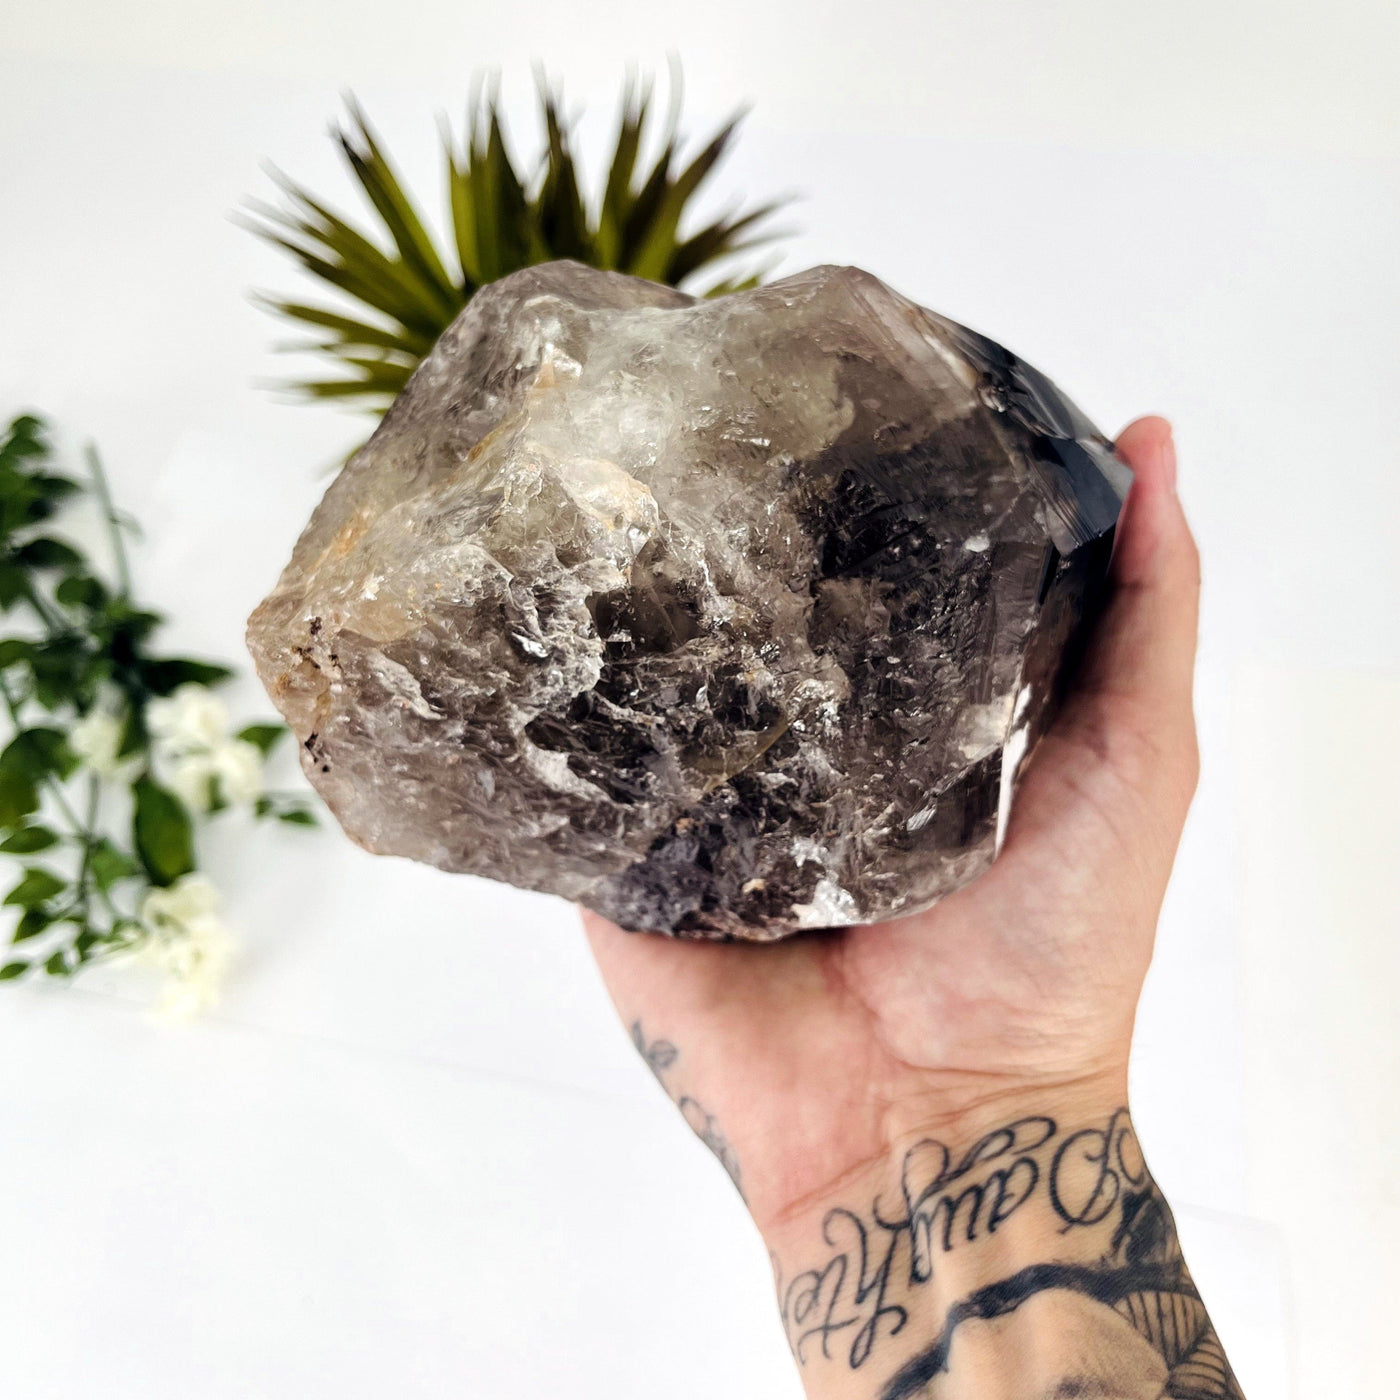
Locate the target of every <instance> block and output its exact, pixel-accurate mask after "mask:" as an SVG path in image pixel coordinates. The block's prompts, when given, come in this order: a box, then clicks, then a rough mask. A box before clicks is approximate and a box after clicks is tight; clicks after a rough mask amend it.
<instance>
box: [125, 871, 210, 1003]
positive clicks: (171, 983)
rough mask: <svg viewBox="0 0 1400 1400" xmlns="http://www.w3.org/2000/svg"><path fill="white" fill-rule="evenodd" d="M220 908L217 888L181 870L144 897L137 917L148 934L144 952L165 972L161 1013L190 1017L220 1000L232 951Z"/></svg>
mask: <svg viewBox="0 0 1400 1400" xmlns="http://www.w3.org/2000/svg"><path fill="white" fill-rule="evenodd" d="M218 907H219V893H218V891H217V890H216V889H215V888H214V886H213V885H211V884H210V883H209V881H208V880H206V879H205V878H204V876H203V875H182V876H181V877H180V878H179V879H178V880H176V882H175V883H174V884H173V885H169V886H166V887H165V888H163V889H160V888H157V889H152V890H149V891H148V892H147V894H146V897H145V899H144V900H142V902H141V922H142V923H143V924H144V925H145V927H146V931H147V932H148V934H149V935H150V938H149V941H148V942H147V944H146V949H145V951H146V953H147V955H148V956H149V957H150V959H151V960H152V961H153V962H154V963H155V964H156V966H157V967H159V968H160V969H161V971H162V972H164V973H165V974H166V983H165V987H164V990H163V991H162V994H161V999H160V1002H159V1005H158V1006H157V1012H158V1014H159V1015H160V1016H162V1017H166V1018H169V1019H173V1020H189V1019H190V1018H191V1017H193V1016H196V1015H198V1014H199V1013H200V1012H201V1011H203V1010H205V1009H206V1008H207V1007H210V1006H213V1005H214V1003H215V1002H216V1001H217V1000H218V998H219V987H220V984H221V983H222V981H223V977H224V973H225V972H226V971H227V969H228V964H229V959H230V957H231V956H232V954H233V938H232V936H231V935H230V934H229V931H228V929H227V928H225V926H224V924H223V921H222V920H221V919H220V918H219V917H218V914H217V912H216V911H217V910H218Z"/></svg>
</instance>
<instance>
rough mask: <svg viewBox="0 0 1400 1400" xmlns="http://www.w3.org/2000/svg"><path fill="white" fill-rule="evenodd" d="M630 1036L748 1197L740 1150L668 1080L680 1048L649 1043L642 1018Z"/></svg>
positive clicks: (683, 1114)
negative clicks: (742, 1172) (643, 1028)
mask: <svg viewBox="0 0 1400 1400" xmlns="http://www.w3.org/2000/svg"><path fill="white" fill-rule="evenodd" d="M631 1035H632V1044H633V1045H635V1046H636V1047H637V1053H638V1054H639V1055H640V1056H641V1057H642V1059H643V1060H645V1061H646V1064H647V1068H648V1069H650V1070H651V1072H652V1073H653V1074H654V1075H655V1076H656V1078H657V1080H658V1082H659V1083H660V1085H661V1087H662V1088H663V1089H665V1091H666V1094H667V1096H668V1097H669V1098H670V1100H671V1102H672V1103H674V1104H675V1105H676V1107H677V1108H678V1109H680V1112H681V1117H682V1118H684V1119H685V1121H686V1123H687V1124H689V1126H690V1130H691V1132H693V1133H694V1134H695V1136H696V1137H698V1138H699V1139H700V1141H701V1142H703V1143H704V1144H705V1146H706V1147H708V1148H709V1149H710V1151H711V1152H713V1153H714V1155H715V1156H716V1157H717V1158H718V1159H719V1164H720V1166H722V1167H723V1168H724V1169H725V1171H726V1172H728V1173H729V1179H730V1180H731V1181H732V1182H733V1183H734V1189H735V1190H736V1191H738V1193H739V1196H740V1198H741V1199H742V1200H747V1197H745V1196H744V1184H743V1179H742V1174H741V1172H740V1170H739V1156H738V1153H736V1152H735V1151H734V1148H733V1147H732V1146H731V1145H730V1143H729V1139H728V1138H726V1137H725V1135H724V1134H723V1133H722V1132H721V1131H720V1128H719V1124H718V1123H717V1122H716V1121H715V1116H714V1114H712V1113H710V1112H709V1111H708V1110H707V1109H706V1108H705V1107H704V1105H702V1104H701V1103H700V1102H699V1100H697V1099H696V1098H694V1097H693V1096H692V1095H690V1094H676V1093H674V1092H673V1091H672V1089H671V1087H670V1085H668V1084H667V1083H666V1072H667V1071H668V1070H669V1069H670V1068H671V1067H672V1066H673V1065H674V1064H675V1063H676V1061H677V1060H678V1059H679V1058H680V1051H679V1050H678V1049H676V1047H675V1046H674V1045H673V1044H672V1043H671V1042H670V1041H669V1040H653V1041H651V1042H648V1041H647V1038H646V1035H645V1033H644V1032H643V1030H642V1023H641V1022H640V1021H633V1022H632V1028H631Z"/></svg>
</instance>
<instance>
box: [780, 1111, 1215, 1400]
mask: <svg viewBox="0 0 1400 1400" xmlns="http://www.w3.org/2000/svg"><path fill="white" fill-rule="evenodd" d="M1034 1202H1039V1203H1040V1204H1041V1206H1042V1207H1045V1208H1048V1211H1049V1215H1050V1218H1051V1219H1053V1220H1055V1221H1057V1222H1058V1225H1059V1232H1060V1233H1061V1234H1062V1235H1063V1234H1068V1233H1070V1232H1072V1231H1076V1230H1084V1229H1089V1228H1092V1227H1095V1226H1097V1227H1100V1228H1101V1233H1102V1231H1103V1230H1105V1229H1106V1230H1107V1236H1106V1239H1105V1241H1104V1245H1103V1248H1102V1251H1101V1253H1100V1255H1099V1257H1098V1258H1097V1259H1092V1260H1090V1261H1089V1262H1086V1263H1082V1264H1079V1263H1075V1264H1071V1263H1065V1262H1061V1261H1056V1260H1047V1261H1043V1262H1037V1263H1032V1264H1029V1265H1028V1266H1027V1267H1025V1268H1023V1269H1021V1270H1019V1271H1018V1272H1016V1273H1013V1274H1011V1275H1010V1276H1008V1277H1006V1278H1003V1279H1000V1280H997V1281H996V1282H993V1283H990V1284H988V1285H986V1286H984V1287H981V1288H979V1289H977V1290H975V1291H974V1292H972V1293H971V1294H969V1295H968V1296H966V1297H964V1298H962V1299H960V1300H959V1301H957V1302H955V1303H954V1304H953V1305H952V1306H951V1307H950V1308H949V1309H948V1310H947V1313H946V1316H944V1317H943V1318H942V1319H941V1323H940V1326H939V1331H938V1334H937V1336H936V1339H935V1340H934V1341H933V1343H932V1344H931V1345H927V1346H925V1347H924V1348H923V1349H922V1350H921V1351H919V1352H918V1354H917V1355H915V1356H914V1357H912V1358H911V1359H909V1360H907V1361H906V1362H905V1363H904V1364H903V1365H902V1366H901V1367H900V1368H899V1369H898V1371H896V1373H895V1374H894V1375H893V1376H892V1377H891V1378H890V1379H889V1381H888V1382H887V1383H886V1384H885V1386H884V1387H883V1388H882V1389H881V1390H880V1391H879V1400H923V1397H925V1396H930V1397H931V1396H935V1395H941V1394H943V1393H944V1392H943V1391H941V1390H933V1389H929V1387H931V1386H933V1385H934V1383H935V1382H936V1381H937V1380H938V1378H939V1377H941V1376H945V1375H950V1374H951V1373H952V1372H953V1371H954V1370H955V1355H954V1352H953V1346H952V1343H953V1339H954V1337H955V1335H956V1336H961V1335H962V1334H963V1333H964V1332H965V1331H968V1330H970V1329H974V1328H977V1327H978V1326H985V1325H990V1324H991V1323H993V1322H994V1321H995V1322H996V1323H997V1326H998V1328H999V1329H1000V1330H999V1331H998V1333H997V1345H998V1349H999V1350H1000V1352H1001V1353H1002V1354H1006V1352H1007V1348H1008V1347H1012V1348H1014V1347H1015V1345H1016V1343H1015V1337H1016V1325H1017V1324H1016V1321H1015V1314H1016V1312H1017V1309H1018V1308H1020V1307H1021V1306H1022V1305H1023V1304H1025V1303H1027V1302H1028V1301H1029V1300H1030V1299H1032V1298H1034V1297H1037V1296H1038V1295H1045V1294H1052V1293H1056V1292H1058V1294H1059V1295H1060V1298H1059V1299H1046V1300H1045V1302H1044V1303H1042V1305H1041V1306H1047V1305H1048V1306H1051V1307H1059V1306H1061V1304H1062V1303H1063V1305H1064V1307H1065V1309H1066V1311H1065V1316H1066V1317H1070V1318H1073V1319H1078V1325H1080V1326H1083V1325H1085V1323H1084V1322H1083V1314H1082V1312H1079V1313H1076V1312H1074V1311H1073V1309H1074V1308H1076V1307H1078V1308H1081V1309H1082V1308H1083V1307H1084V1306H1086V1303H1085V1300H1088V1303H1089V1304H1090V1305H1092V1306H1093V1307H1096V1308H1097V1307H1102V1308H1104V1309H1106V1310H1109V1311H1108V1312H1106V1313H1105V1314H1104V1316H1103V1319H1102V1325H1101V1326H1100V1325H1099V1324H1098V1323H1096V1324H1095V1326H1096V1329H1097V1331H1096V1335H1097V1334H1098V1332H1102V1331H1104V1329H1107V1335H1109V1336H1110V1337H1111V1336H1113V1335H1114V1334H1115V1329H1120V1328H1121V1337H1120V1339H1121V1341H1122V1346H1121V1347H1120V1348H1118V1351H1119V1353H1120V1357H1121V1356H1122V1355H1127V1354H1130V1355H1131V1357H1132V1358H1133V1359H1132V1361H1131V1362H1130V1364H1132V1365H1134V1366H1139V1367H1146V1368H1148V1371H1150V1377H1149V1375H1148V1371H1144V1380H1147V1379H1149V1378H1150V1379H1151V1381H1152V1384H1154V1385H1156V1384H1159V1383H1160V1386H1161V1389H1160V1392H1158V1393H1160V1394H1161V1395H1162V1396H1164V1397H1170V1398H1171V1400H1243V1397H1242V1394H1241V1392H1240V1389H1239V1385H1238V1382H1237V1381H1236V1380H1235V1378H1234V1375H1233V1373H1232V1372H1231V1370H1230V1367H1229V1363H1228V1362H1227V1361H1226V1359H1225V1354H1224V1351H1223V1349H1222V1348H1221V1346H1220V1341H1219V1338H1218V1337H1217V1336H1216V1334H1215V1330H1214V1328H1213V1327H1212V1326H1211V1323H1210V1319H1209V1317H1208V1316H1207V1315H1206V1311H1205V1307H1204V1305H1203V1304H1202V1302H1201V1299H1200V1295H1199V1294H1198V1293H1197V1291H1196V1287H1195V1285H1194V1283H1193V1282H1192V1281H1191V1277H1190V1274H1189V1273H1188V1272H1187V1270H1186V1266H1185V1263H1184V1261H1183V1260H1182V1257H1181V1249H1180V1245H1179V1243H1178V1241H1177V1235H1176V1226H1175V1223H1174V1221H1173V1220H1172V1216H1171V1211H1170V1209H1169V1208H1168V1206H1167V1203H1166V1201H1165V1199H1164V1198H1163V1197H1162V1195H1161V1193H1160V1192H1159V1191H1158V1190H1157V1188H1156V1185H1155V1183H1154V1182H1153V1181H1152V1178H1151V1175H1150V1174H1149V1172H1148V1170H1147V1164H1146V1162H1145V1160H1144V1158H1143V1155H1142V1152H1141V1149H1140V1148H1139V1146H1138V1142H1137V1137H1136V1135H1135V1134H1134V1132H1133V1128H1132V1121H1131V1119H1130V1117H1129V1115H1128V1112H1127V1110H1126V1109H1119V1110H1118V1111H1116V1112H1115V1113H1113V1114H1111V1115H1110V1116H1109V1118H1108V1119H1107V1120H1106V1121H1105V1122H1103V1123H1101V1124H1096V1125H1093V1126H1089V1127H1081V1128H1077V1129H1075V1130H1074V1131H1071V1132H1065V1131H1062V1130H1061V1128H1060V1125H1059V1124H1058V1123H1057V1122H1056V1121H1055V1120H1054V1119H1053V1118H1050V1117H1046V1116H1030V1117H1024V1118H1018V1119H1016V1120H1014V1121H1013V1122H1010V1123H1007V1124H1005V1125H1004V1126H1002V1127H1000V1128H997V1129H996V1130H994V1131H993V1132H991V1133H988V1134H986V1135H985V1136H984V1137H982V1138H981V1139H979V1140H978V1141H977V1142H976V1143H974V1144H973V1145H972V1146H971V1147H970V1148H968V1149H967V1150H965V1151H964V1152H962V1153H961V1154H955V1153H954V1152H953V1151H952V1150H951V1149H950V1148H949V1147H948V1146H947V1145H946V1144H945V1143H942V1142H940V1141H938V1140H936V1139H925V1140H924V1141H922V1142H918V1143H916V1144H915V1145H914V1146H913V1147H911V1148H910V1149H909V1150H908V1152H906V1153H905V1156H904V1159H903V1162H902V1164H901V1169H900V1176H899V1190H898V1195H897V1204H896V1206H895V1208H894V1209H891V1208H890V1207H889V1206H888V1204H887V1202H886V1201H885V1200H884V1199H881V1198H879V1197H877V1198H876V1199H874V1200H873V1201H872V1202H871V1204H870V1205H869V1207H868V1208H866V1209H864V1210H860V1211H857V1210H852V1209H849V1208H847V1207H845V1206H837V1207H835V1208H833V1209H831V1210H829V1211H828V1212H827V1213H826V1215H825V1217H824V1218H823V1220H822V1231H821V1233H822V1240H823V1242H824V1244H825V1245H826V1246H827V1248H828V1250H830V1251H831V1252H830V1254H829V1255H828V1257H827V1258H826V1260H825V1262H823V1263H822V1264H821V1265H819V1266H818V1267H816V1268H811V1269H807V1270H804V1271H803V1272H801V1273H799V1274H797V1275H796V1276H795V1277H793V1278H792V1279H791V1280H784V1278H783V1272H782V1268H781V1265H780V1264H779V1262H778V1261H777V1259H776V1258H775V1259H774V1273H775V1278H776V1282H777V1288H778V1301H779V1308H780V1311H781V1314H782V1321H783V1326H784V1329H785V1331H786V1333H787V1338H788V1344H789V1346H790V1347H791V1349H792V1352H793V1355H794V1356H795V1357H796V1359H797V1361H798V1363H799V1365H802V1366H806V1365H808V1364H809V1363H810V1362H811V1361H812V1360H813V1359H814V1358H815V1357H821V1358H823V1359H825V1360H834V1361H836V1362H837V1363H838V1364H844V1365H846V1366H848V1367H850V1368H851V1369H852V1370H858V1369H860V1368H861V1367H863V1366H865V1365H866V1364H867V1363H868V1362H869V1361H870V1359H871V1357H872V1356H874V1355H875V1354H876V1353H877V1352H880V1353H881V1354H883V1351H884V1350H885V1349H887V1344H888V1343H889V1342H890V1340H891V1339H894V1338H898V1337H899V1335H900V1334H901V1333H902V1332H903V1331H904V1329H905V1327H906V1326H907V1325H908V1323H909V1321H910V1318H911V1316H912V1315H913V1310H914V1309H915V1308H916V1307H917V1306H918V1299H919V1295H920V1290H921V1289H922V1288H925V1286H926V1285H928V1284H929V1283H930V1282H931V1281H933V1280H934V1279H935V1278H937V1276H938V1273H939V1269H940V1261H941V1260H943V1259H944V1258H945V1257H946V1256H947V1255H949V1254H950V1253H952V1252H953V1251H954V1250H958V1249H961V1248H966V1247H968V1246H970V1245H975V1244H976V1243H978V1242H979V1241H981V1240H984V1239H986V1238H988V1237H990V1236H992V1235H995V1234H996V1232H997V1231H998V1229H1000V1228H1001V1227H1002V1226H1004V1225H1005V1224H1006V1222H1007V1221H1008V1220H1010V1219H1011V1218H1012V1217H1014V1216H1015V1215H1016V1214H1018V1213H1019V1212H1020V1211H1022V1210H1023V1209H1025V1208H1026V1207H1027V1206H1028V1205H1030V1204H1031V1203H1034ZM1076 1299H1077V1300H1078V1301H1077V1302H1075V1301H1074V1300H1076ZM1027 1325H1029V1324H1027ZM1066 1325H1070V1324H1066ZM1144 1342H1145V1343H1146V1344H1147V1345H1146V1346H1145V1347H1144V1345H1143V1343H1144ZM1072 1350H1073V1349H1070V1351H1072ZM1070 1351H1067V1352H1066V1353H1065V1354H1067V1355H1068V1354H1070ZM959 1354H960V1355H963V1356H964V1357H967V1356H975V1355H976V1354H977V1349H976V1348H975V1347H965V1348H962V1349H961V1352H960V1353H959ZM965 1364H971V1363H965ZM1025 1364H1026V1366H1027V1368H1028V1369H1030V1370H1036V1371H1037V1373H1036V1374H1035V1375H1033V1376H1030V1375H1028V1377H1027V1380H1028V1383H1029V1389H1030V1390H1033V1391H1034V1392H1035V1393H1037V1394H1041V1393H1043V1394H1046V1395H1051V1394H1055V1395H1070V1394H1074V1395H1090V1394H1100V1393H1108V1392H1106V1391H1105V1390H1104V1389H1103V1386H1104V1384H1106V1383H1107V1382H1108V1381H1109V1380H1110V1379H1111V1376H1110V1373H1109V1371H1105V1372H1104V1374H1103V1375H1102V1376H1098V1375H1096V1374H1094V1373H1092V1368H1093V1367H1094V1366H1095V1365H1102V1366H1105V1367H1110V1368H1111V1367H1113V1366H1115V1365H1117V1366H1119V1371H1115V1372H1112V1374H1113V1375H1120V1374H1121V1365H1122V1363H1121V1360H1119V1361H1115V1359H1114V1358H1113V1357H1109V1356H1105V1357H1104V1358H1103V1359H1102V1360H1101V1361H1092V1360H1091V1361H1085V1360H1084V1359H1083V1355H1082V1354H1079V1355H1077V1358H1076V1360H1075V1361H1074V1362H1073V1363H1068V1362H1066V1363H1057V1362H1056V1361H1055V1360H1054V1358H1053V1356H1051V1355H1049V1354H1047V1353H1046V1352H1045V1351H1044V1348H1043V1347H1038V1346H1035V1345H1033V1344H1032V1339H1031V1338H1029V1337H1027V1339H1026V1343H1025ZM1065 1366H1071V1368H1072V1369H1073V1373H1072V1374H1071V1373H1070V1372H1069V1371H1066V1370H1064V1367H1065ZM1057 1367H1058V1369H1057ZM1085 1367H1088V1368H1090V1369H1089V1370H1085ZM1037 1368H1039V1369H1038V1370H1037ZM1039 1370H1045V1372H1046V1374H1044V1375H1041V1374H1039ZM976 1379H977V1378H975V1377H957V1378H956V1383H955V1384H954V1390H955V1392H956V1393H958V1394H964V1393H975V1390H974V1387H975V1383H976ZM1114 1393H1116V1392H1114Z"/></svg>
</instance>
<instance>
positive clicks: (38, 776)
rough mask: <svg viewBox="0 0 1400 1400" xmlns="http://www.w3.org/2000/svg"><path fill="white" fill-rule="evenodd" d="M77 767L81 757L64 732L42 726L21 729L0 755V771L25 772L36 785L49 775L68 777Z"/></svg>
mask: <svg viewBox="0 0 1400 1400" xmlns="http://www.w3.org/2000/svg"><path fill="white" fill-rule="evenodd" d="M77 766H78V756H77V754H75V753H74V752H73V750H72V749H70V748H69V747H68V740H67V737H66V736H65V735H64V734H63V732H62V731H61V730H58V729H49V728H47V727H45V726H42V725H37V726H35V727H34V728H32V729H22V730H20V732H19V733H18V734H16V735H15V737H14V738H13V739H11V740H10V742H9V744H8V745H6V747H5V750H4V752H3V753H0V770H4V771H6V772H17V773H23V774H24V775H25V777H27V778H28V779H29V780H30V781H31V782H36V783H37V782H40V781H42V780H43V779H44V778H47V777H48V776H49V775H50V774H53V775H55V776H57V777H59V778H66V777H67V776H68V775H69V774H70V773H71V772H72V771H73V770H74V769H75V768H76V767H77Z"/></svg>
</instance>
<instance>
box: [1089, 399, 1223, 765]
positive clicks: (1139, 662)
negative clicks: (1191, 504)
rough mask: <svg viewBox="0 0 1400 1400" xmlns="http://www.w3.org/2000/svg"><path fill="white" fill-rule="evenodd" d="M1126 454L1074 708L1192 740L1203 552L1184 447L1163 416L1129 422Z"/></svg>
mask: <svg viewBox="0 0 1400 1400" xmlns="http://www.w3.org/2000/svg"><path fill="white" fill-rule="evenodd" d="M1116 446H1117V451H1118V455H1119V456H1120V457H1121V458H1122V459H1123V461H1125V462H1126V463H1127V464H1128V465H1129V466H1130V467H1131V468H1132V469H1133V487H1132V490H1131V491H1130V492H1129V494H1128V500H1127V503H1126V504H1125V506H1124V507H1123V514H1122V518H1121V519H1120V521H1119V524H1118V533H1117V539H1116V542H1115V546H1114V552H1113V563H1112V566H1111V577H1110V591H1109V602H1108V606H1107V608H1106V609H1105V612H1104V615H1103V617H1102V618H1101V619H1100V620H1099V623H1098V626H1097V628H1096V629H1095V633H1094V636H1093V638H1092V640H1091V642H1090V646H1089V649H1088V652H1087V654H1086V656H1085V658H1084V666H1083V669H1082V671H1081V673H1080V676H1079V678H1078V681H1077V684H1076V687H1075V692H1074V694H1073V696H1072V697H1071V701H1070V704H1071V706H1074V705H1075V704H1076V703H1079V704H1087V705H1089V706H1091V707H1092V709H1093V712H1094V717H1095V718H1096V719H1097V720H1098V721H1099V722H1102V723H1106V724H1108V725H1109V726H1111V727H1114V728H1124V727H1126V728H1129V729H1133V730H1145V731H1147V732H1150V733H1151V734H1152V735H1154V736H1157V737H1159V738H1161V739H1163V740H1166V741H1172V740H1182V739H1185V738H1188V737H1192V736H1193V734H1194V723H1193V718H1192V710H1191V693H1192V680H1193V675H1194V670H1195V660H1196V626H1197V615H1198V609H1199V600H1200V586H1201V573H1200V556H1199V555H1198V553H1197V551H1196V542H1195V540H1194V539H1193V538H1192V536H1191V529H1190V526H1188V525H1187V523H1186V516H1185V514H1184V513H1183V511H1182V508H1181V501H1180V498H1179V497H1178V496H1177V493H1176V445H1175V444H1174V443H1173V441H1172V430H1171V425H1170V424H1169V423H1168V422H1167V421H1166V420H1165V419H1163V418H1139V419H1138V420H1137V421H1136V422H1134V423H1131V424H1129V425H1128V427H1127V428H1125V429H1124V430H1123V432H1122V434H1121V435H1120V436H1119V439H1118V442H1117V444H1116Z"/></svg>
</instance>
